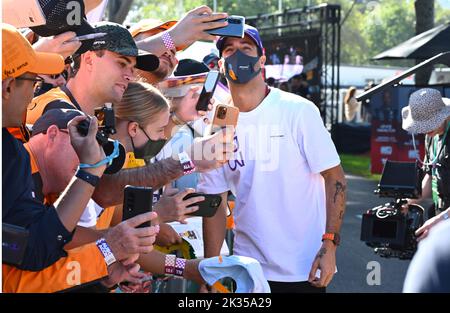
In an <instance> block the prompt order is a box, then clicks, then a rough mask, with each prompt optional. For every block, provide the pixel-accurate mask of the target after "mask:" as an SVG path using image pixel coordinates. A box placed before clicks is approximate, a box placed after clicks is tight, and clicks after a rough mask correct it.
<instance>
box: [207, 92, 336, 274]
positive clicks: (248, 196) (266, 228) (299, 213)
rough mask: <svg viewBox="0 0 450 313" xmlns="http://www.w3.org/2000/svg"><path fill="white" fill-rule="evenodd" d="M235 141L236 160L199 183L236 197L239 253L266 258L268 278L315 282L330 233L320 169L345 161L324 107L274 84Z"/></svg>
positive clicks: (245, 116) (242, 119)
mask: <svg viewBox="0 0 450 313" xmlns="http://www.w3.org/2000/svg"><path fill="white" fill-rule="evenodd" d="M235 144H236V145H237V150H236V151H235V155H234V157H235V159H234V160H231V161H229V162H228V164H225V165H224V166H223V167H222V168H220V169H217V170H214V171H211V172H209V173H205V174H202V175H200V181H199V186H198V189H199V190H200V191H202V192H205V193H211V194H217V193H222V192H225V191H228V190H231V191H232V192H233V194H234V195H235V196H236V206H235V209H234V211H233V215H234V220H235V224H236V229H235V237H234V254H236V255H242V256H249V257H252V258H255V259H256V260H258V261H259V262H260V263H261V265H262V268H263V271H264V274H265V276H266V278H267V279H268V280H271V281H282V282H294V281H306V280H308V275H309V271H310V270H311V265H312V262H313V260H314V257H315V255H316V254H317V252H318V251H319V249H320V246H321V238H322V235H323V233H324V232H325V222H326V204H325V184H324V179H323V177H322V176H321V175H320V172H322V171H324V170H327V169H329V168H332V167H335V166H337V165H339V164H340V159H339V156H338V154H337V152H336V149H335V147H334V144H333V142H332V140H331V137H330V134H329V133H328V131H327V130H326V129H325V127H324V125H323V122H322V119H321V118H320V114H319V110H318V109H317V107H316V106H315V105H314V104H313V103H312V102H310V101H308V100H306V99H304V98H302V97H300V96H297V95H294V94H291V93H287V92H283V91H281V90H279V89H274V88H271V92H270V93H269V95H268V96H267V97H266V98H265V99H264V101H263V102H262V103H261V104H260V105H259V106H258V107H257V108H255V109H254V110H252V111H251V112H241V113H240V114H239V121H238V125H237V127H236V137H235Z"/></svg>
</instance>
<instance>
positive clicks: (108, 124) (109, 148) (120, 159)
mask: <svg viewBox="0 0 450 313" xmlns="http://www.w3.org/2000/svg"><path fill="white" fill-rule="evenodd" d="M95 116H96V117H97V120H98V132H97V134H96V136H95V138H96V139H97V142H98V143H99V144H100V145H101V146H102V148H103V151H104V152H105V154H106V155H111V154H112V153H113V152H114V140H112V139H111V138H109V136H111V135H114V134H115V133H116V123H115V115H114V109H113V107H112V104H111V103H106V104H105V106H103V107H101V108H96V109H95ZM89 124H90V120H89V119H88V120H84V121H81V122H80V123H79V124H78V126H77V129H78V131H79V132H80V134H81V135H83V136H87V134H88V132H89ZM118 149H119V155H118V156H117V157H116V158H114V159H113V160H112V163H111V164H110V165H109V166H108V167H107V168H106V170H105V174H114V173H117V172H118V171H120V169H122V167H123V164H124V163H125V157H126V154H125V148H124V147H123V146H122V145H121V144H120V143H119V146H118Z"/></svg>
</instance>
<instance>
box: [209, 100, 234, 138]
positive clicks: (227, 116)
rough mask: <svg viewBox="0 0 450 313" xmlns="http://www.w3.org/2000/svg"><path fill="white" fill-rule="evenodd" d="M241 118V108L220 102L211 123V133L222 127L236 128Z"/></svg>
mask: <svg viewBox="0 0 450 313" xmlns="http://www.w3.org/2000/svg"><path fill="white" fill-rule="evenodd" d="M238 118H239V109H238V108H237V107H233V106H230V105H225V104H219V105H218V106H217V107H216V111H215V112H214V118H213V121H212V123H211V132H210V133H211V134H214V133H216V132H217V131H219V130H221V129H222V128H226V127H227V126H233V127H235V128H236V125H237V122H238Z"/></svg>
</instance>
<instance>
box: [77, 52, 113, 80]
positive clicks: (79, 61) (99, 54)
mask: <svg viewBox="0 0 450 313" xmlns="http://www.w3.org/2000/svg"><path fill="white" fill-rule="evenodd" d="M94 52H95V54H96V55H97V56H98V57H99V58H101V57H102V56H104V55H105V50H96V51H94ZM72 59H73V76H75V75H77V73H78V70H79V69H80V66H81V54H78V55H74V56H73V57H72Z"/></svg>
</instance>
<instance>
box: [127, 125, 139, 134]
mask: <svg viewBox="0 0 450 313" xmlns="http://www.w3.org/2000/svg"><path fill="white" fill-rule="evenodd" d="M138 127H139V125H138V123H136V122H129V123H128V128H127V130H128V135H130V137H135V136H136V134H137V129H138Z"/></svg>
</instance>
